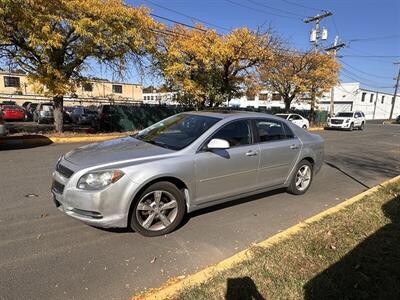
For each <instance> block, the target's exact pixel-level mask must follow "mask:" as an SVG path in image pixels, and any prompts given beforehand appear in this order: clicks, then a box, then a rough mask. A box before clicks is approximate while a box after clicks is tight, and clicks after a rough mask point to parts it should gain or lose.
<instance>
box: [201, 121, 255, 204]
mask: <svg viewBox="0 0 400 300" xmlns="http://www.w3.org/2000/svg"><path fill="white" fill-rule="evenodd" d="M213 138H219V139H224V140H227V141H228V142H229V144H230V148H228V149H218V150H207V149H206V147H203V148H202V149H200V150H199V151H198V153H196V157H195V170H196V203H204V202H208V201H212V200H217V199H223V198H224V197H229V196H233V195H239V194H241V193H245V192H248V191H251V190H253V189H254V187H255V186H256V184H257V171H258V161H259V146H258V145H256V144H254V142H253V140H254V138H253V130H252V127H251V122H250V121H249V120H247V119H242V120H236V121H233V122H230V123H228V124H225V125H223V127H221V128H220V129H218V130H217V131H216V132H215V133H214V134H213V135H211V136H210V137H209V138H208V140H207V141H206V144H207V143H208V141H210V140H211V139H213Z"/></svg>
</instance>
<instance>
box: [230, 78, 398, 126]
mask: <svg viewBox="0 0 400 300" xmlns="http://www.w3.org/2000/svg"><path fill="white" fill-rule="evenodd" d="M330 100H331V93H330V92H328V93H325V94H324V95H323V96H322V97H321V98H320V99H318V100H317V108H318V109H320V110H325V111H329V106H330ZM392 101H393V94H390V93H386V92H380V91H372V90H368V89H363V88H361V87H360V83H358V82H355V83H340V84H339V85H338V86H335V87H334V112H335V113H337V112H344V111H355V110H359V111H362V112H364V114H365V116H366V118H367V119H368V120H372V119H388V118H389V116H390V110H391V108H392ZM229 106H236V107H242V108H246V107H254V108H267V109H270V108H274V107H280V108H284V107H285V104H284V102H283V100H281V98H280V96H279V95H278V94H276V93H271V92H269V91H262V92H260V94H259V95H257V96H255V97H251V98H248V97H246V96H243V97H241V98H238V99H232V100H231V101H230V103H229ZM291 107H292V108H294V109H310V105H309V104H307V103H306V102H305V101H301V100H300V101H299V100H293V102H292V105H291ZM398 115H400V95H397V97H396V105H395V107H394V111H393V117H396V116H398Z"/></svg>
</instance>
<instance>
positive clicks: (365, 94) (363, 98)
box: [361, 93, 367, 102]
mask: <svg viewBox="0 0 400 300" xmlns="http://www.w3.org/2000/svg"><path fill="white" fill-rule="evenodd" d="M366 96H367V93H362V96H361V102H365V97H366Z"/></svg>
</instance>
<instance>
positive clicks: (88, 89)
mask: <svg viewBox="0 0 400 300" xmlns="http://www.w3.org/2000/svg"><path fill="white" fill-rule="evenodd" d="M82 89H83V90H84V91H85V92H93V84H92V83H90V82H85V83H84V84H83V85H82Z"/></svg>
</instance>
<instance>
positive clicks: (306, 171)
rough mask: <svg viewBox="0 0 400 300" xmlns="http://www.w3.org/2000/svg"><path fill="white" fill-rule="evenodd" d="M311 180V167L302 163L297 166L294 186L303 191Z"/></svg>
mask: <svg viewBox="0 0 400 300" xmlns="http://www.w3.org/2000/svg"><path fill="white" fill-rule="evenodd" d="M310 182H311V168H310V167H309V166H307V165H303V166H302V167H300V168H299V170H298V171H297V174H296V188H297V189H298V190H299V191H301V192H302V191H304V190H306V189H307V188H308V186H309V185H310Z"/></svg>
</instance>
